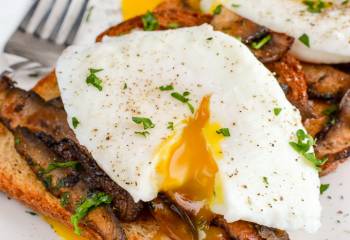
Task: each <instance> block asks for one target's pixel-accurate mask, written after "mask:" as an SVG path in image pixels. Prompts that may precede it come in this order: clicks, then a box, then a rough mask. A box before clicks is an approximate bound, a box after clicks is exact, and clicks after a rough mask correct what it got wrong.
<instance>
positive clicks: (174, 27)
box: [168, 23, 180, 29]
mask: <svg viewBox="0 0 350 240" xmlns="http://www.w3.org/2000/svg"><path fill="white" fill-rule="evenodd" d="M179 27H180V24H178V23H169V25H168V28H169V29H176V28H179Z"/></svg>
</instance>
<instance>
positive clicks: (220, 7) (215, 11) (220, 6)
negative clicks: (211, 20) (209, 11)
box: [213, 4, 222, 15]
mask: <svg viewBox="0 0 350 240" xmlns="http://www.w3.org/2000/svg"><path fill="white" fill-rule="evenodd" d="M221 11H222V5H221V4H220V5H218V6H217V7H216V8H215V9H214V11H213V14H214V15H219V14H220V13H221Z"/></svg>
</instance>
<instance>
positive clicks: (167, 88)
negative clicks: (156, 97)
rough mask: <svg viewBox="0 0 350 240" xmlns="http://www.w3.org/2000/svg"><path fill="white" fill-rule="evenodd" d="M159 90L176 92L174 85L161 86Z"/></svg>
mask: <svg viewBox="0 0 350 240" xmlns="http://www.w3.org/2000/svg"><path fill="white" fill-rule="evenodd" d="M159 90H160V91H172V90H174V87H173V85H166V86H160V87H159Z"/></svg>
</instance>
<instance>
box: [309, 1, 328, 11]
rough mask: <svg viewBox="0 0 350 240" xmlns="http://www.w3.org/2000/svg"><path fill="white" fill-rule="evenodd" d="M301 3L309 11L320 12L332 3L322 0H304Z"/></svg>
mask: <svg viewBox="0 0 350 240" xmlns="http://www.w3.org/2000/svg"><path fill="white" fill-rule="evenodd" d="M303 3H304V4H305V5H306V6H307V10H308V11H309V12H311V13H321V12H322V11H323V10H324V9H326V8H328V7H331V6H332V3H330V2H325V1H323V0H304V1H303Z"/></svg>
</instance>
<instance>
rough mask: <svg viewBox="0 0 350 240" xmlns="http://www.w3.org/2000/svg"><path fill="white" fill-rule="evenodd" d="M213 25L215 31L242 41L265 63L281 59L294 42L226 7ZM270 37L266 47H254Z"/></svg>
mask: <svg viewBox="0 0 350 240" xmlns="http://www.w3.org/2000/svg"><path fill="white" fill-rule="evenodd" d="M211 25H213V27H214V29H215V30H218V31H222V32H224V33H227V34H229V35H231V36H234V37H236V38H239V39H241V40H242V42H243V43H244V44H246V45H247V46H248V47H250V49H251V50H252V51H253V53H254V54H255V56H256V57H257V58H258V59H259V60H260V61H261V62H263V63H270V62H275V61H278V60H279V59H281V58H282V57H283V56H284V55H285V54H286V53H287V52H288V50H289V49H290V47H291V46H292V44H293V41H294V40H293V38H291V37H289V36H287V35H285V34H282V33H276V32H272V31H270V30H269V29H267V28H266V27H263V26H260V25H258V24H256V23H254V22H252V21H250V20H248V19H246V18H243V17H241V16H239V15H237V14H236V13H234V12H233V11H231V10H229V9H227V8H225V7H223V8H222V10H221V12H220V14H218V15H215V16H214V17H213V20H212V22H211ZM268 35H271V39H270V40H269V41H268V42H267V43H266V44H265V45H263V46H262V47H261V48H258V49H256V48H253V47H252V43H253V42H258V41H260V40H261V39H262V38H264V37H266V36H268Z"/></svg>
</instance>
